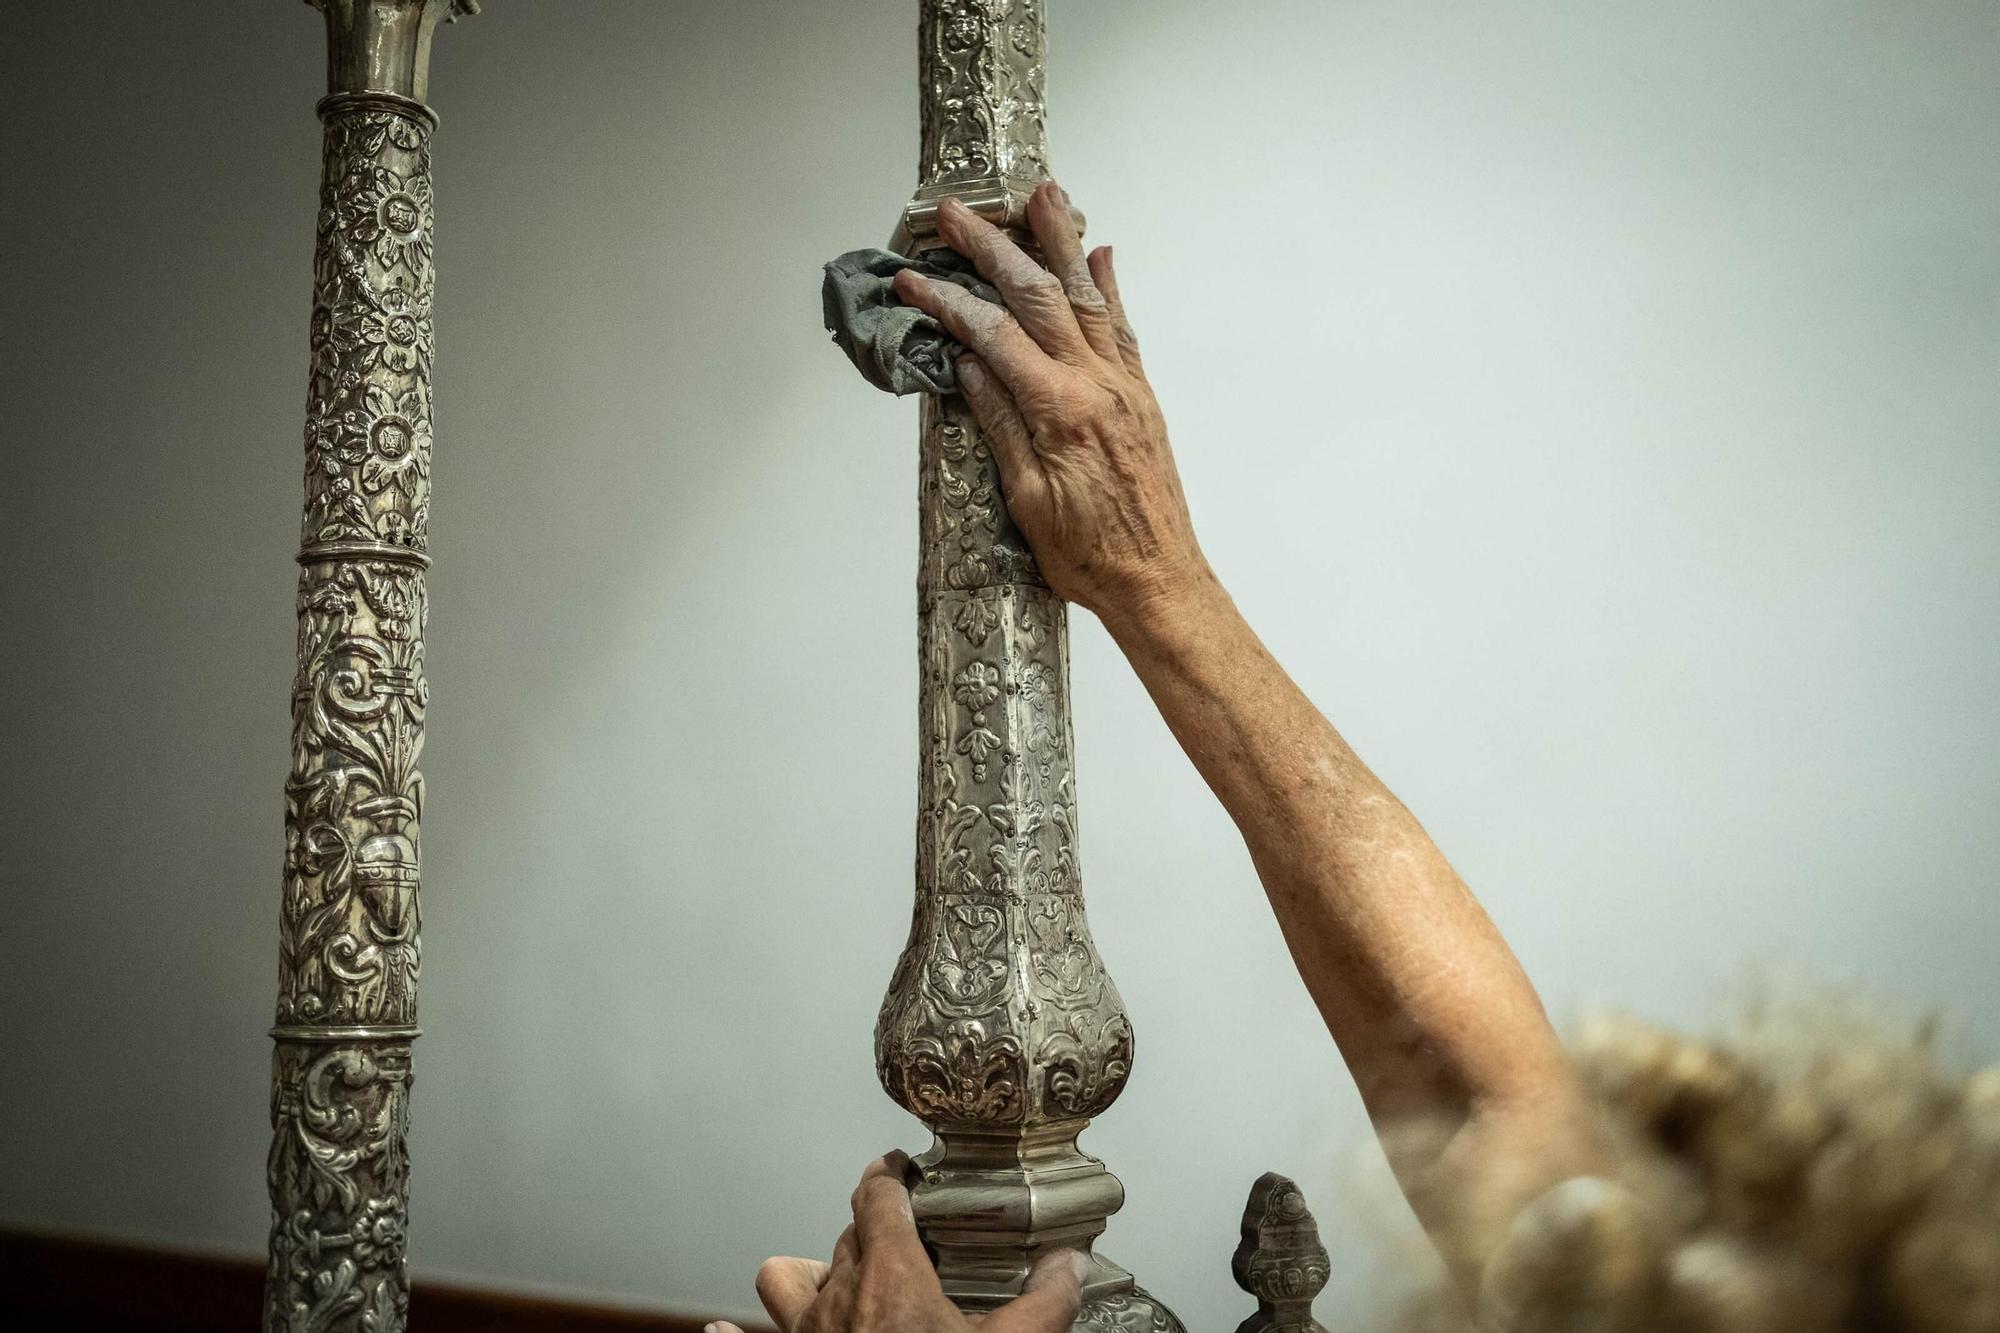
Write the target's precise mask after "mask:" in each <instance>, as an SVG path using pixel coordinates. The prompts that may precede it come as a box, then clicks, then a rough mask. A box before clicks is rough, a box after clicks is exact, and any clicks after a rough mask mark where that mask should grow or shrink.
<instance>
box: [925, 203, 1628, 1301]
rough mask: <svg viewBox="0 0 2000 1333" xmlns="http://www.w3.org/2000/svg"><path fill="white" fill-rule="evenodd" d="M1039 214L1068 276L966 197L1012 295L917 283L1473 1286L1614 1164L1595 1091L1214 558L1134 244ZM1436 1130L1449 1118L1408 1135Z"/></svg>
mask: <svg viewBox="0 0 2000 1333" xmlns="http://www.w3.org/2000/svg"><path fill="white" fill-rule="evenodd" d="M1029 221H1030V225H1031V226H1032V228H1033V230H1034V233H1035V236H1036V240H1037V241H1038V243H1039V246H1040V248H1041V250H1042V253H1043V256H1044V260H1045V263H1046V267H1044V266H1043V265H1042V264H1037V263H1036V262H1035V261H1034V260H1033V259H1031V258H1029V257H1028V256H1027V254H1025V253H1024V252H1023V251H1022V250H1021V248H1020V247H1019V246H1017V245H1016V244H1015V243H1014V242H1013V241H1012V240H1011V239H1009V238H1008V237H1007V236H1006V235H1005V234H1004V233H1002V232H1000V231H998V230H996V229H995V228H993V227H991V226H990V225H988V224H987V223H985V222H983V221H981V220H980V219H978V218H977V217H975V216H974V215H973V214H972V213H971V212H970V210H968V209H966V208H964V207H963V206H962V205H960V204H958V203H957V202H956V201H947V202H946V204H945V205H944V207H943V208H942V209H941V211H940V214H939V226H940V230H941V232H942V235H943V237H944V239H945V240H946V241H947V242H948V243H950V244H951V245H952V246H953V248H954V249H957V250H959V251H960V252H961V253H963V254H965V255H966V256H967V257H968V258H970V259H972V260H973V261H974V263H975V264H976V265H977V266H978V267H979V269H980V271H981V273H982V275H983V276H985V277H986V279H987V280H988V281H989V282H991V283H993V285H994V286H995V287H997V288H998V289H999V290H1000V292H1001V294H1002V295H1003V297H1004V298H1005V300H1006V309H1004V310H1003V309H1001V308H1000V307H997V306H993V305H991V304H988V303H986V302H982V301H980V300H978V299H977V298H976V297H973V296H972V295H970V294H969V293H967V292H965V291H964V290H963V289H962V288H958V287H955V286H952V285H951V284H945V283H937V282H931V281H927V280H925V279H924V278H922V277H921V276H920V275H918V274H916V273H913V272H906V273H903V274H899V275H898V277H897V280H896V290H897V294H898V296H899V297H900V298H901V299H902V300H904V301H905V302H907V303H909V304H911V305H914V306H916V307H918V308H920V309H922V310H924V311H925V312H926V313H928V314H931V315H933V316H934V317H936V318H938V319H939V320H941V321H942V322H943V323H944V324H945V326H946V327H947V328H948V329H949V330H950V331H951V333H952V334H953V336H955V337H956V338H958V339H959V340H960V341H961V342H963V343H964V344H966V346H967V347H968V348H969V349H970V354H969V355H968V356H966V357H965V358H963V359H962V360H961V361H960V363H959V379H960V383H961V385H962V387H963V390H964V392H965V395H966V398H967V401H968V402H969V404H970V406H971V408H972V410H973V412H974V414H975V416H976V417H977V419H978V422H979V425H980V433H981V438H982V440H984V442H985V443H986V444H987V446H988V447H989V448H990V449H991V450H992V451H993V453H994V455H995V457H996V459H997V460H998V462H999V465H1000V469H1001V475H1002V482H1003V485H1004V488H1005V491H1006V496H1007V501H1008V508H1009V511H1010V512H1011V514H1012V516H1013V518H1014V520H1015V522H1016V524H1017V525H1018V526H1019V527H1020V528H1021V531H1022V532H1023V534H1024V535H1025V536H1026V537H1027V539H1028V542H1029V544H1030V546H1031V547H1032V548H1033V549H1034V552H1035V556H1036V560H1037V563H1038V564H1039V566H1040V568H1041V569H1042V572H1043V574H1044V575H1045V577H1047V579H1048V581H1049V583H1050V585H1051V586H1052V587H1053V588H1054V589H1055V591H1057V592H1058V593H1060V594H1061V595H1062V596H1064V597H1065V598H1067V599H1069V600H1070V601H1073V602H1076V603H1079V604H1080V605H1083V606H1085V607H1087V608H1089V609H1090V610H1092V611H1094V612H1096V613H1097V615H1098V616H1099V617H1100V619H1101V620H1102V621H1103V622H1104V624H1105V626H1106V628H1107V629H1108V630H1109V631H1110V633H1111V635H1112V637H1113V638H1114V640H1115V641H1116V642H1117V643H1118V645H1119V647H1120V648H1121V649H1122V650H1123V651H1124V653H1125V655H1126V657H1127V659H1128V660H1129V661H1130V662H1131V664H1132V666H1133V669H1134V670H1135V672H1136V673H1137V674H1138V676H1139V678H1140V680H1141V681H1142V682H1143V683H1144V685H1145V686H1146V688H1147V690H1148V691H1149V693H1150V694H1151V695H1152V697H1153V699H1154V701H1155V703H1156V704H1157V705H1158V707H1159V709H1160V712H1161V715H1162V717H1163V718H1164V719H1165V720H1166V722H1167V725H1168V727H1169V728H1170V729H1171V730H1172V731H1173V733H1174V735H1175V737H1176V738H1177V739H1178V740H1179V742H1180V744H1181V746H1182V748H1183V749H1184V750H1185V751H1186V752H1187V754H1188V756H1189V758H1190V759H1191V760H1192V761H1193V763H1194V765H1195V767H1196V769H1197V771H1199V772H1200V774H1201V776H1202V777H1203V779H1204V780H1205V781H1206V782H1207V783H1208V785H1209V787H1210V788H1211V790H1213V791H1214V793H1215V794H1216V796H1217V798H1218V799H1219V800H1220V801H1221V802H1222V804H1223V806H1224V808H1225V809H1227V810H1228V812H1229V814H1230V816H1231V817H1232V819H1234V820H1235V822H1236V825H1237V827H1238V829H1239V830H1240V831H1241V832H1242V834H1243V837H1244V841H1245V843H1246V844H1247V846H1248V848H1249V850H1250V854H1251V859H1252V862H1253V864H1254V865H1255V867H1256V869H1257V873H1258V875H1259V878H1260V879H1261V880H1262V882H1263V885H1264V888H1265V892H1266V895H1267V897H1268V898H1269V901H1270V904H1271V907H1272V910H1273V911H1274V913H1275V914H1276V916H1277V920H1278V923H1279V925H1280V927H1281V929H1282V930H1283V933H1284V936H1285V939H1286V942H1287V944H1288V946H1289V948H1290V950H1291V953H1292V956H1293V959H1294V961H1295V963H1296V964H1297V966H1298V968H1299V972H1300V975H1301V977H1302V978H1303V979H1304V981H1305V983H1306V986H1307V989H1308V991H1309V992H1310V993H1311V995H1312V997H1313V1000H1314V1002H1315V1004H1316V1005H1317V1007H1318V1009H1319V1011H1320V1014H1321V1015H1322V1017H1323V1019H1324V1020H1325V1022H1326V1025H1327V1028H1328V1030H1329V1032H1330V1033H1331V1034H1332V1036H1333V1038H1334V1040H1335V1042H1336V1044H1337V1045H1338V1047H1339V1049H1340V1052H1341V1054H1342V1056H1343V1058H1344V1059H1345V1060H1346V1063H1347V1066H1348V1068H1349V1070H1350V1071H1351V1072H1352V1074H1353V1077H1354V1079H1355V1081H1356V1084H1357V1086H1358V1087H1359V1089H1360V1092H1361V1095H1362V1098H1363V1101H1364V1103H1365V1104H1366V1106H1367V1108H1368V1111H1369V1114H1370V1116H1371V1118H1372V1119H1373V1120H1374V1122H1375V1124H1376V1126H1377V1128H1378V1131H1380V1132H1382V1133H1383V1135H1384V1144H1385V1147H1387V1148H1388V1149H1389V1151H1390V1157H1391V1162H1392V1165H1393V1166H1394V1167H1395V1169H1396V1172H1397V1176H1398V1179H1399V1180H1400V1182H1401V1183H1402V1185H1403V1188H1404V1191H1405V1193H1406V1194H1407V1195H1408V1197H1409V1199H1410V1201H1411V1204H1412V1206H1413V1207H1414V1208H1415V1210H1416V1212H1417V1214H1418V1216H1419V1218H1420V1219H1421V1220H1422V1221H1423V1222H1424V1224H1425V1225H1426V1227H1427V1228H1429V1229H1430V1231H1431V1233H1432V1235H1433V1236H1434V1237H1435V1238H1436V1239H1437V1241H1438V1243H1439V1246H1440V1248H1441V1250H1442V1251H1443V1252H1444V1254H1445V1256H1446V1258H1447V1260H1448V1261H1449V1262H1450V1263H1451V1264H1452V1266H1453V1268H1454V1270H1455V1271H1456V1272H1457V1273H1458V1275H1459V1277H1460V1278H1461V1280H1462V1281H1464V1282H1465V1283H1466V1284H1467V1285H1468V1286H1471V1285H1473V1284H1474V1283H1475V1282H1476V1278H1477V1274H1478V1270H1479V1268H1480V1266H1481V1263H1482V1262H1483V1255H1484V1253H1485V1249H1486V1245H1487V1241H1486V1239H1485V1238H1487V1237H1490V1236H1491V1235H1492V1234H1493V1232H1494V1227H1493V1226H1492V1225H1491V1222H1492V1221H1497V1222H1498V1223H1499V1225H1503V1226H1504V1222H1505V1219H1506V1217H1508V1216H1511V1214H1512V1212H1513V1211H1514V1210H1515V1209H1516V1208H1517V1207H1518V1206H1519V1205H1520V1204H1522V1203H1524V1202H1526V1200H1527V1199H1529V1198H1531V1197H1533V1196H1534V1195H1535V1194H1538V1193H1540V1192H1541V1191H1542V1190H1544V1189H1546V1188H1547V1187H1548V1186H1549V1185H1551V1184H1553V1183H1555V1182H1556V1181H1558V1180H1561V1179H1565V1178H1567V1177H1569V1176H1573V1175H1578V1174H1584V1173H1588V1172H1591V1171H1595V1170H1598V1169H1600V1168H1601V1166H1602V1155H1603V1153H1602V1148H1601V1146H1600V1144H1599V1139H1598V1134H1597V1131H1596V1128H1595V1125H1594V1120H1593V1117H1592V1115H1591V1112H1590V1109H1589V1106H1588V1102H1587V1099H1586V1098H1585V1096H1584V1094H1583V1092H1582V1090H1581V1089H1580V1087H1579V1086H1578V1084H1577V1082H1576V1080H1575V1078H1574V1077H1573V1075H1572V1074H1571V1072H1570V1070H1569V1067H1568V1065H1567V1062H1566V1061H1565V1059H1564V1057H1563V1054H1562V1050H1561V1047H1560V1043H1559V1042H1558V1041H1557V1038H1556V1036H1555V1033H1554V1031H1553V1030H1552V1028H1551V1027H1550V1025H1549V1022H1548V1020H1547V1017H1546V1016H1545V1014H1544V1013H1543V1011H1542V1008H1541V1004H1540V1001H1539V999H1538V998H1537V996H1536V994H1535V991H1534V988H1533V986H1532V985H1531V984H1530V983H1529V981H1528V979H1527V977H1526V975H1525V974H1524V972H1523V971H1522V969H1521V967H1520V965H1519V963H1518V962H1517V961H1516V960H1515V958H1514V956H1513V954H1512V953H1511V951H1510V950H1509V949H1508V947H1507V945H1506V942H1505V941H1504V940H1503V939H1502V938H1501V937H1500V934H1499V932H1498V931H1497V930H1496V929H1495V927H1494V925H1493V923H1492V922H1491V920H1490V919H1489V918H1488V917H1487V916H1486V914H1485V912H1484V911H1483V910H1482V909H1481V908H1480V906H1479V904H1478V902H1477V900H1476V899H1474V897H1473V896H1472V894H1471V893H1470V891H1469V890H1467V888H1466V887H1465V885H1464V884H1463V883H1462V882H1461V881H1460V880H1459V878H1458V876H1457V874H1456V873H1455V872H1454V871H1453V870H1452V868H1451V866H1450V865H1449V863H1448V862H1446V860H1445V858H1444V856H1443V855H1442V853H1440V852H1439V851H1438V849H1437V847H1436V846H1435V844H1434V843H1433V842H1432V841H1431V839H1430V837H1429V836H1428V835H1427V834H1426V833H1425V832H1424V830H1423V828H1422V826H1421V825H1420V824H1419V823H1418V822H1417V820H1416V819H1415V817H1414V816H1413V815H1411V813H1410V812H1409V811H1408V810H1407V809H1406V808H1405V807H1404V806H1403V805H1402V804H1401V802H1399V801H1398V800H1397V799H1396V797H1395V796H1394V795H1393V793H1391V792H1390V791H1389V790H1388V788H1387V787H1386V786H1385V785H1384V784H1383V783H1382V782H1381V781H1380V779H1379V778H1377V777H1376V776H1375V774H1374V773H1373V772H1372V771H1371V770H1370V769H1369V768H1368V767H1367V765H1365V764H1364V763H1363V762H1362V761H1361V759H1360V758H1359V757H1358V756H1357V755H1356V754H1355V753H1354V751H1353V749H1352V748H1351V747H1350V746H1349V745H1348V744H1347V742H1346V741H1345V739H1344V738H1343V737H1342V736H1341V735H1340V733H1339V732H1338V731H1337V730H1335V728H1334V727H1333V726H1332V725H1331V724H1330V723H1329V722H1328V721H1327V720H1326V718H1325V717H1324V716H1323V715H1321V713H1320V712H1319V711H1318V710H1317V709H1316V708H1315V707H1314V706H1313V705H1312V703H1311V701H1310V700H1308V699H1307V698H1306V697H1305V695H1304V694H1303V693H1302V692H1301V691H1300V690H1299V689H1298V687H1297V686H1296V685H1295V684H1294V683H1293V681H1292V680H1291V678H1290V677H1289V676H1288V675H1287V674H1286V673H1285V671H1284V670H1283V668H1282V667H1280V666H1279V664H1278V663H1277V661H1276V660H1275V659H1274V658H1272V656H1271V654H1270V653H1269V652H1268V651H1267V650H1266V649H1265V648H1264V646H1263V644H1262V643H1261V641H1259V639H1258V638H1257V636H1256V634H1255V633H1254V632H1253V631H1252V630H1251V629H1250V627H1249V625H1248V624H1247V623H1246V622H1245V621H1244V619H1243V617H1242V615H1241V614H1240V613H1239V612H1238V610H1237V608H1236V606H1235V604H1234V603H1233V602H1232V601H1231V599H1230V598H1229V596H1228V594H1227V592H1226V591H1225V590H1224V589H1223V587H1222V585H1221V583H1220V581H1219V580H1218V579H1217V578H1216V576H1215V574H1214V572H1213V570H1212V569H1211V568H1210V566H1209V564H1208V561H1207V560H1206V558H1205V557H1204V556H1203V554H1202V552H1201V548H1200V546H1199V544H1198V543H1197V542H1196V540H1195V536H1194V531H1193V525H1192V523H1191V521H1190V519H1189V516H1188V511H1187V505H1186V501H1185V498H1184V497H1183V495H1182V492H1181V486H1180V480H1179V476H1178V472H1177V470H1176V469H1175V467H1174V463H1173V455H1172V450H1171V448H1170V446H1169V444H1168V440H1167V432H1166V427H1165V422H1164V419H1163V417H1162V415H1161V413H1160V409H1159V405H1158V402H1157V400H1156V399H1155V397H1154V395H1153V392H1152V389H1151V387H1150V386H1149V385H1148V383H1147V381H1146V377H1145V371H1144V365H1143V362H1142V361H1141V359H1140V356H1139V351H1138V345H1137V341H1136V339H1135V338H1134V337H1133V336H1132V333H1131V328H1130V324H1129V322H1128V321H1127V319H1126V318H1125V314H1124V309H1123V303H1122V300H1121V299H1120V295H1119V292H1118V287H1117V281H1116V276H1115V273H1114V272H1113V269H1112V265H1111V259H1110V254H1109V252H1108V251H1106V250H1097V251H1094V252H1092V253H1090V254H1089V255H1085V254H1084V253H1083V251H1082V247H1081V242H1080V240H1079V239H1078V237H1077V235H1076V232H1075V230H1074V227H1073V225H1072V224H1071V222H1070V218H1069V214H1068V210H1067V207H1066V205H1065V204H1064V202H1063V198H1062V194H1061V192H1060V190H1058V189H1056V188H1055V187H1054V186H1053V185H1048V186H1044V187H1043V188H1042V189H1041V190H1039V191H1037V193H1036V195H1035V196H1034V198H1033V200H1032V201H1031V203H1030V205H1029ZM1415 1123H1421V1124H1423V1125H1424V1126H1426V1127H1427V1128H1429V1129H1430V1130H1432V1131H1433V1132H1431V1133H1427V1134H1422V1135H1409V1134H1401V1133H1392V1132H1391V1131H1393V1130H1398V1129H1401V1128H1402V1127H1405V1126H1408V1125H1411V1124H1415ZM1467 1200H1477V1201H1478V1203H1479V1207H1478V1208H1476V1209H1470V1210H1468V1209H1467V1208H1466V1207H1464V1206H1463V1205H1464V1201H1467ZM1488 1214H1491V1215H1492V1217H1491V1219H1490V1220H1489V1218H1488V1216H1487V1215H1488Z"/></svg>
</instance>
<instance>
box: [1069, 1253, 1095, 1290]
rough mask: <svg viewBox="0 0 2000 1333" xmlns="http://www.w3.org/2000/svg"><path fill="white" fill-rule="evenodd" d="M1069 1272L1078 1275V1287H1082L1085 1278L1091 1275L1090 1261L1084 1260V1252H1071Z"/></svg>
mask: <svg viewBox="0 0 2000 1333" xmlns="http://www.w3.org/2000/svg"><path fill="white" fill-rule="evenodd" d="M1069 1271H1070V1272H1072V1273H1074V1274H1076V1280H1077V1283H1078V1285H1082V1283H1083V1280H1084V1278H1086V1277H1088V1276H1089V1275H1090V1260H1088V1259H1086V1258H1084V1255H1083V1251H1082V1250H1071V1251H1070V1252H1069Z"/></svg>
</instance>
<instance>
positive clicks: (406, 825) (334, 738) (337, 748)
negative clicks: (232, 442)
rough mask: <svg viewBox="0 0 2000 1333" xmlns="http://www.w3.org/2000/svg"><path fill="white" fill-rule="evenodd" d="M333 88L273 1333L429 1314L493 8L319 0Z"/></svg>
mask: <svg viewBox="0 0 2000 1333" xmlns="http://www.w3.org/2000/svg"><path fill="white" fill-rule="evenodd" d="M308 2H309V3H315V6H316V7H317V8H319V9H321V10H322V11H323V12H324V14H325V17H326V25H327V42H328V46H327V72H328V79H327V82H328V95H327V97H326V99H325V100H324V101H322V102H321V103H320V104H319V115H320V119H321V121H322V122H323V123H324V125H325V141H324V143H325V151H324V157H323V171H322V175H321V178H320V201H319V224H318V239H317V244H316V246H315V249H314V254H313V306H312V324H311V335H310V336H311V372H310V378H309V381H308V389H307V397H306V427H305V514H304V530H303V532H302V534H301V543H300V550H299V565H300V575H299V596H298V620H299V650H298V674H297V676H296V677H295V678H294V680H293V684H292V761H291V772H290V774H289V776H288V777H287V778H286V781H285V876H284V898H283V905H282V908H281V914H280V924H279V930H280V935H279V944H278V1013H277V1026H276V1027H275V1028H273V1029H272V1036H273V1037H274V1038H275V1040H276V1047H275V1050H274V1051H273V1057H272V1075H271V1128H272V1137H271V1155H270V1162H269V1183H270V1191H271V1242H270V1265H269V1269H268V1272H267V1275H266V1281H265V1293H264V1327H265V1329H266V1330H268V1331H269V1333H281V1331H282V1333H309V1331H310V1333H322V1331H327V1333H334V1331H338V1333H347V1331H348V1330H357V1331H359V1333H398V1331H400V1330H402V1329H403V1328H404V1326H405V1323H406V1321H407V1318H408V1306H409V1282H408V1277H407V1274H406V1271H405V1263H404V1249H405V1242H404V1236H405V1226H406V1220H407V1217H408V1203H409V1174H410V1162H409V1152H408V1148H407V1145H406V1143H405V1135H406V1131H407V1129H408V1125H409V1100H410V1043H411V1042H412V1040H413V1039H414V1038H415V1037H416V1035H417V1028H416V1017H417V965H418V943H417V931H418V925H419V921H420V913H419V911H418V906H417V881H418V864H419V856H418V853H419V849H420V848H421V846H422V837H421V834H420V832H419V821H420V817H421V815H422V813H423V796H424V787H423V778H422V776H421V775H420V774H419V773H418V771H417V759H418V755H419V752H420V751H421V750H422V748H423V724H424V705H425V702H426V695H427V691H426V687H425V684H424V642H423V636H424V613H425V598H424V570H425V568H426V567H427V566H428V565H429V563H430V561H429V559H428V557H427V556H426V555H425V547H426V542H427V526H428V522H429V517H430V470H431V293H432V273H431V168H430V136H431V130H432V128H433V127H434V126H435V125H436V118H435V117H434V116H433V115H432V114H431V112H430V110H429V108H428V107H426V106H425V105H424V104H423V101H422V98H423V96H424V92H425V87H424V85H425V83H426V74H427V68H428V64H429V60H430V42H431V35H432V33H433V32H434V30H435V29H436V27H437V25H438V23H439V21H440V20H442V19H445V18H447V17H451V18H456V17H457V16H458V15H460V14H463V13H470V12H472V11H473V10H475V9H476V8H477V6H476V5H475V4H473V3H471V0H308Z"/></svg>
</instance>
